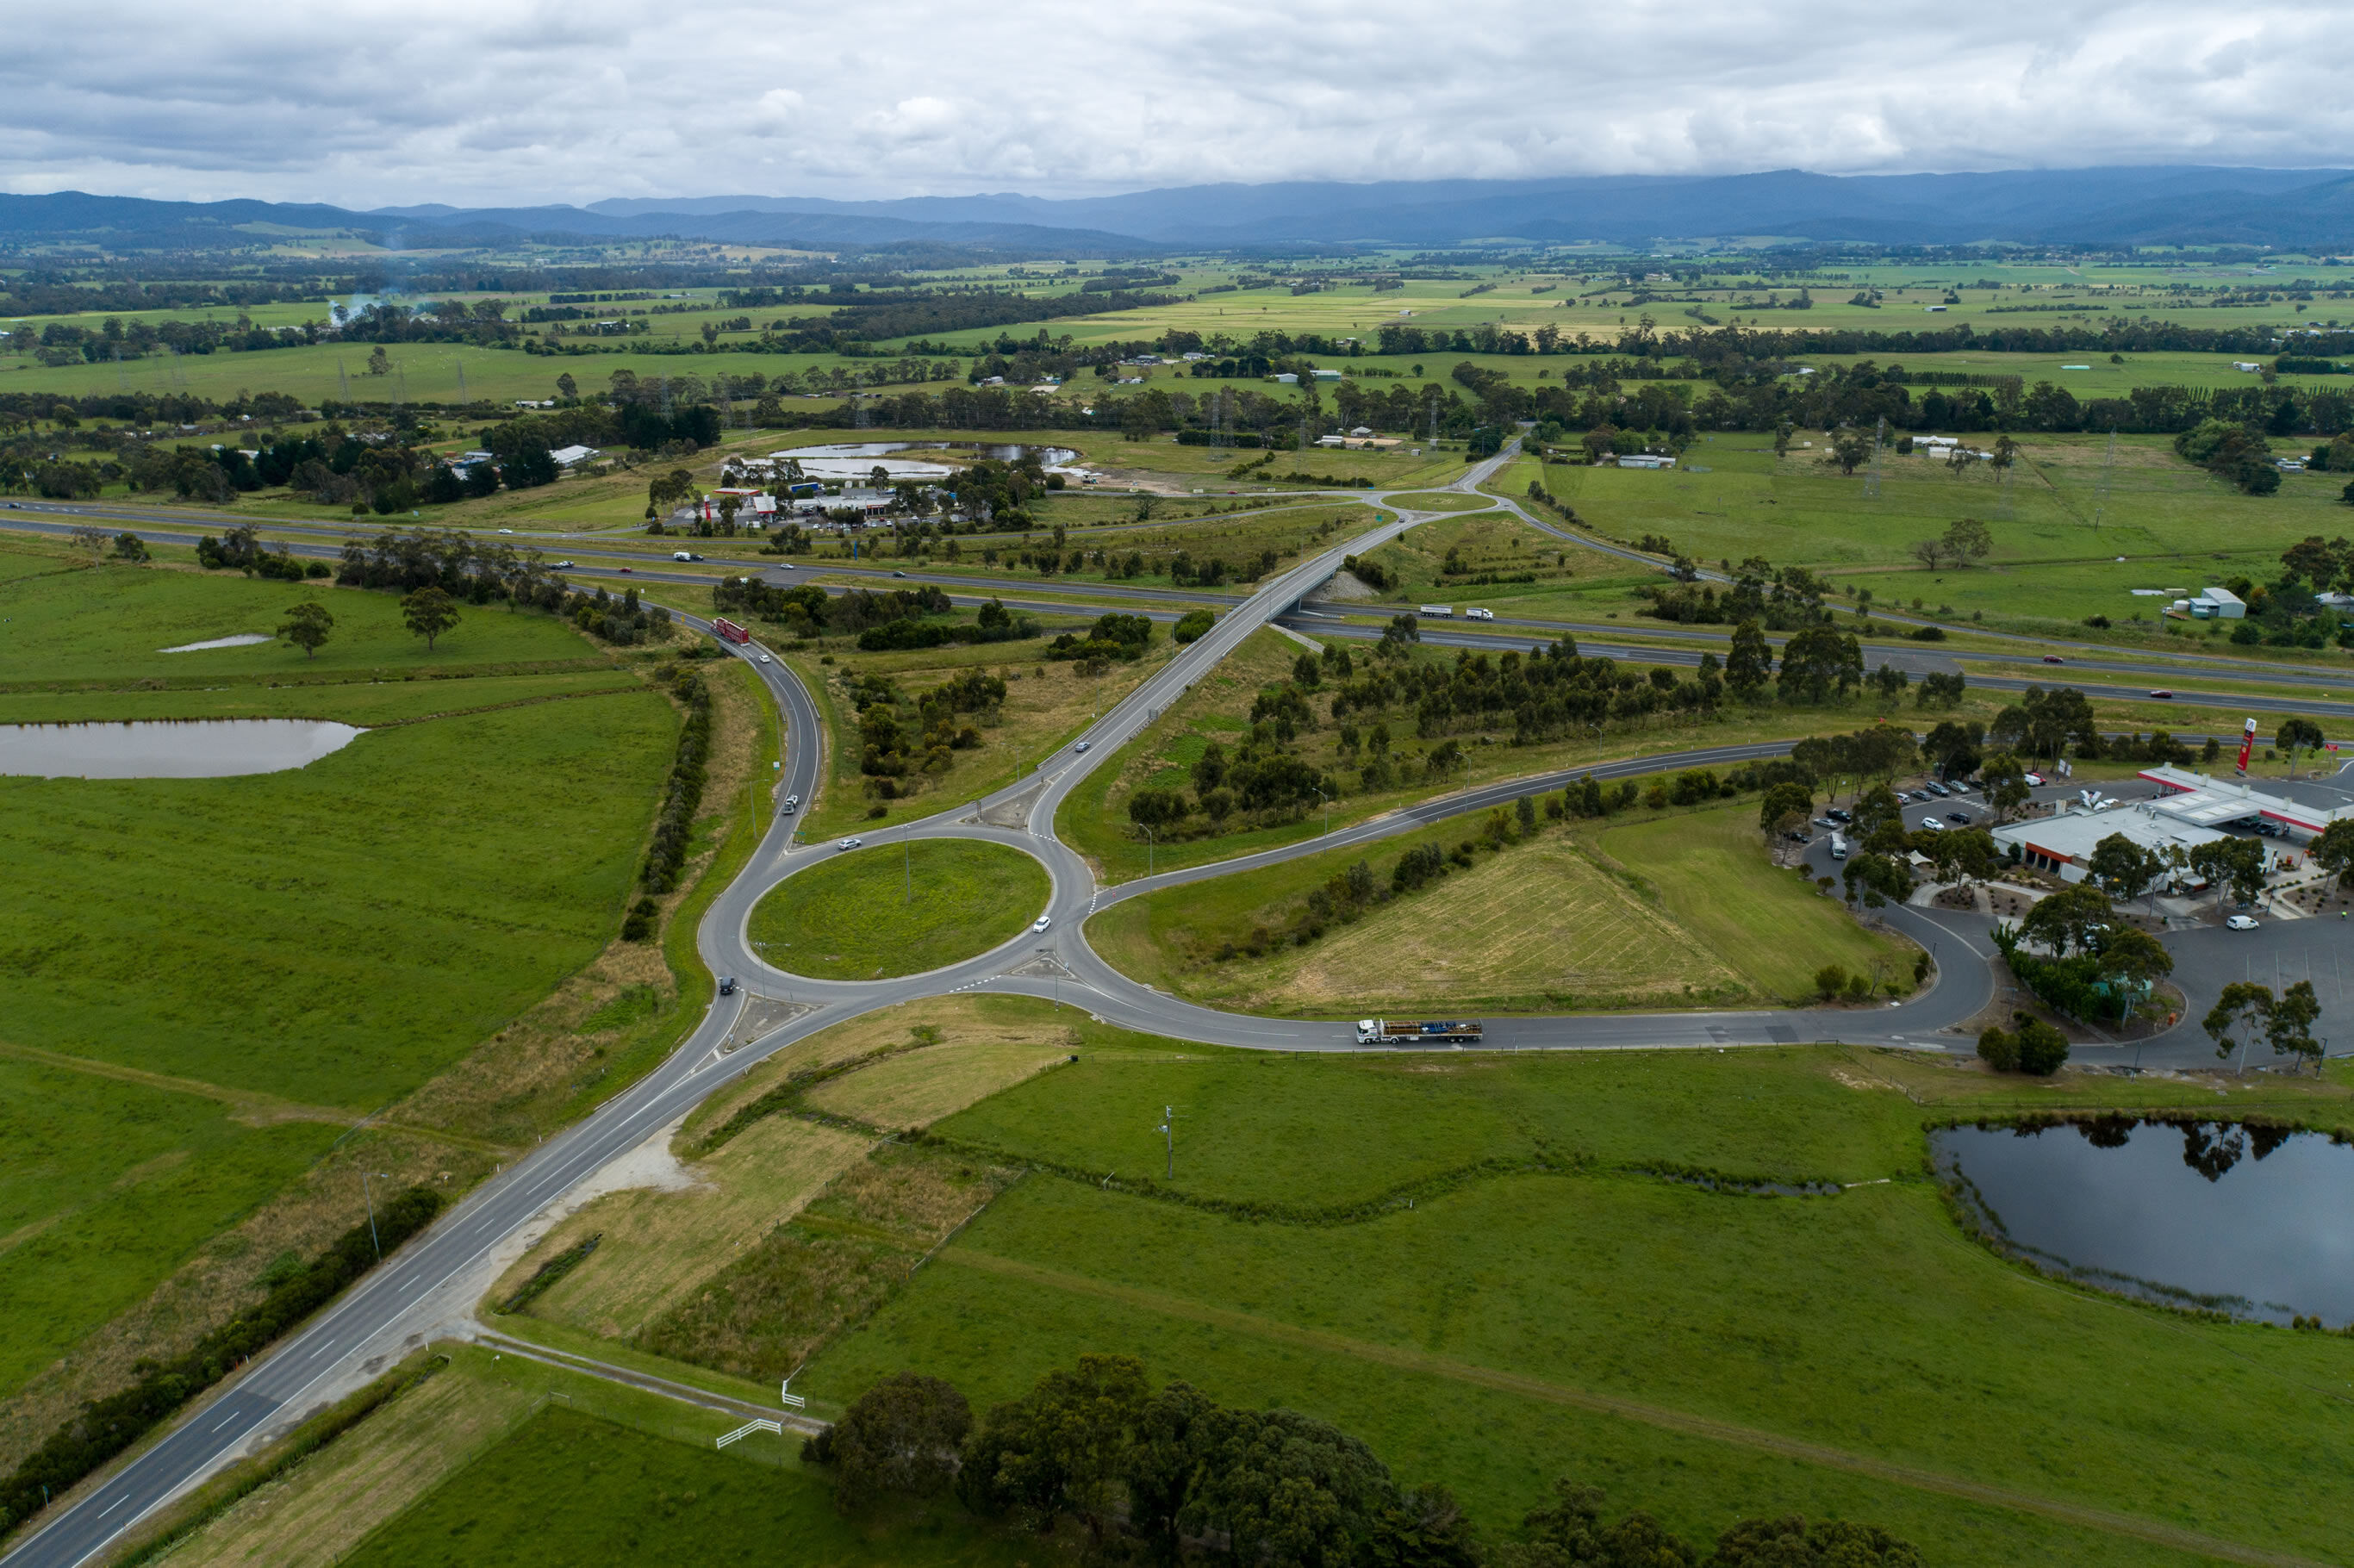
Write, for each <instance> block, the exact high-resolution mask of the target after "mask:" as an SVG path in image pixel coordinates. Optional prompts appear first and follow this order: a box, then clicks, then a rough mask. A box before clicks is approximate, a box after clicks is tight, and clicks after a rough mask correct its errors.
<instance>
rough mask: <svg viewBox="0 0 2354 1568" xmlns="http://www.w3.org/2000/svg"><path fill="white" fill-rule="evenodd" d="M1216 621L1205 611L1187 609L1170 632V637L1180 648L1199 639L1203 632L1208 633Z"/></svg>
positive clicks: (1215, 618)
mask: <svg viewBox="0 0 2354 1568" xmlns="http://www.w3.org/2000/svg"><path fill="white" fill-rule="evenodd" d="M1216 621H1217V617H1215V616H1214V615H1212V614H1211V613H1210V612H1209V611H1208V610H1206V609H1189V610H1187V611H1186V612H1185V613H1184V615H1183V616H1182V617H1181V618H1180V619H1179V620H1178V622H1177V626H1176V629H1175V630H1173V631H1172V632H1171V633H1170V635H1171V636H1172V638H1173V639H1174V640H1175V641H1176V642H1177V645H1178V646H1179V647H1181V648H1182V647H1183V646H1184V645H1185V644H1186V643H1188V642H1192V641H1195V640H1196V639H1198V638H1200V637H1201V636H1202V635H1203V634H1204V632H1206V631H1208V630H1210V628H1211V627H1212V626H1213V625H1214V624H1215V623H1216Z"/></svg>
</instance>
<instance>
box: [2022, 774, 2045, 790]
mask: <svg viewBox="0 0 2354 1568" xmlns="http://www.w3.org/2000/svg"><path fill="white" fill-rule="evenodd" d="M2020 777H2022V778H2024V779H2026V780H2027V782H2028V784H2029V785H2030V787H2031V788H2035V789H2041V787H2042V785H2043V775H2042V774H2041V773H2028V774H2022V775H2021V776H2020Z"/></svg>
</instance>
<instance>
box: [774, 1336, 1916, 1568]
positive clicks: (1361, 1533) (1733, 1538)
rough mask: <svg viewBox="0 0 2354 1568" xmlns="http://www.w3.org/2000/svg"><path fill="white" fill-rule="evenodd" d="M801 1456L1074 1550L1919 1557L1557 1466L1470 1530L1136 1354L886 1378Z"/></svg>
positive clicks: (1680, 1566)
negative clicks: (1685, 1531) (1514, 1521)
mask: <svg viewBox="0 0 2354 1568" xmlns="http://www.w3.org/2000/svg"><path fill="white" fill-rule="evenodd" d="M802 1457H803V1459H804V1460H805V1461H807V1462H809V1463H812V1464H818V1465H822V1466H825V1467H829V1468H830V1469H831V1470H832V1474H833V1478H834V1498H835V1502H836V1504H837V1506H839V1507H840V1508H841V1509H842V1510H843V1511H844V1512H845V1513H856V1512H860V1511H863V1510H866V1509H868V1508H870V1507H872V1506H874V1505H875V1503H877V1502H879V1501H881V1500H883V1499H886V1498H889V1497H893V1496H899V1497H913V1498H919V1499H943V1498H945V1497H946V1496H948V1495H949V1494H951V1493H952V1494H953V1495H954V1496H955V1497H956V1499H958V1500H960V1502H962V1503H963V1504H964V1505H965V1506H966V1507H967V1508H969V1509H970V1510H972V1511H973V1512H975V1513H977V1514H980V1515H982V1516H983V1517H987V1518H995V1519H1003V1520H1008V1521H1009V1522H1011V1523H1013V1524H1015V1525H1018V1526H1020V1527H1021V1528H1023V1529H1025V1530H1028V1531H1035V1532H1037V1533H1041V1534H1045V1533H1050V1532H1053V1531H1055V1530H1057V1529H1058V1528H1061V1527H1064V1526H1066V1525H1068V1526H1070V1527H1073V1528H1076V1530H1078V1531H1082V1532H1083V1533H1084V1536H1085V1539H1086V1542H1087V1555H1088V1557H1089V1558H1090V1560H1093V1561H1102V1562H1119V1561H1129V1562H1144V1563H1162V1564H1175V1563H1182V1562H1190V1561H1193V1560H1196V1559H1214V1560H1216V1561H1220V1562H1224V1563H1248V1564H1250V1565H1252V1568H1477V1565H1478V1564H1479V1563H1493V1564H1495V1565H1496V1568H1700V1565H1701V1564H1702V1563H1706V1564H1708V1565H1709V1568H1917V1564H1918V1563H1920V1561H1921V1558H1920V1554H1919V1553H1918V1552H1916V1551H1915V1550H1914V1548H1913V1547H1912V1546H1911V1545H1909V1544H1907V1543H1906V1542H1902V1541H1899V1540H1897V1539H1895V1538H1894V1537H1893V1536H1890V1535H1889V1534H1888V1533H1887V1532H1885V1531H1882V1530H1879V1529H1876V1528H1874V1527H1872V1526H1869V1525H1859V1524H1853V1523H1849V1522H1846V1521H1840V1520H1821V1521H1819V1522H1816V1523H1813V1524H1809V1523H1808V1522H1807V1521H1806V1520H1800V1519H1795V1518H1785V1519H1748V1520H1741V1521H1740V1522H1738V1523H1736V1524H1734V1526H1733V1527H1732V1528H1731V1529H1729V1530H1727V1531H1724V1532H1723V1534H1722V1535H1720V1536H1719V1537H1718V1538H1717V1542H1716V1544H1715V1549H1714V1551H1713V1552H1705V1551H1703V1550H1702V1549H1700V1548H1696V1547H1694V1546H1693V1545H1691V1543H1689V1542H1685V1541H1683V1540H1681V1538H1679V1537H1678V1536H1676V1535H1675V1534H1674V1533H1673V1532H1672V1531H1669V1530H1668V1529H1667V1528H1666V1527H1665V1526H1663V1525H1661V1524H1660V1523H1659V1521H1658V1520H1655V1519H1653V1518H1651V1517H1650V1516H1649V1514H1645V1513H1640V1512H1637V1513H1631V1514H1628V1515H1626V1516H1625V1517H1623V1518H1620V1519H1617V1520H1609V1519H1606V1517H1605V1516H1604V1514H1603V1512H1602V1506H1601V1505H1602V1493H1601V1492H1600V1491H1598V1490H1596V1489H1593V1488H1591V1487H1585V1486H1579V1485H1576V1484H1575V1483H1573V1482H1571V1481H1568V1480H1565V1479H1564V1480H1563V1481H1560V1482H1558V1483H1556V1485H1555V1487H1554V1489H1553V1498H1552V1499H1551V1500H1550V1502H1549V1503H1548V1504H1546V1505H1545V1506H1543V1507H1541V1508H1538V1509H1535V1510H1532V1511H1530V1512H1529V1513H1528V1514H1526V1515H1525V1516H1524V1517H1523V1518H1522V1521H1521V1528H1520V1531H1519V1532H1518V1538H1517V1539H1514V1540H1510V1541H1504V1542H1494V1543H1492V1544H1491V1543H1490V1542H1485V1541H1483V1540H1482V1539H1481V1537H1480V1535H1479V1531H1477V1529H1476V1527H1475V1526H1474V1525H1473V1524H1472V1522H1471V1520H1469V1517H1468V1516H1467V1515H1466V1514H1465V1513H1464V1512H1463V1510H1462V1508H1461V1506H1460V1505H1459V1504H1458V1503H1457V1501H1456V1500H1455V1499H1454V1497H1453V1496H1452V1495H1451V1494H1450V1493H1449V1492H1447V1489H1445V1488H1443V1487H1408V1486H1403V1485H1401V1484H1400V1483H1399V1482H1398V1481H1397V1480H1396V1478H1394V1477H1393V1476H1392V1475H1391V1474H1390V1471H1389V1467H1387V1466H1386V1465H1384V1464H1383V1463H1382V1461H1381V1459H1380V1457H1378V1456H1376V1455H1375V1454H1374V1453H1373V1450H1372V1449H1371V1448H1369V1447H1368V1446H1365V1444H1364V1443H1363V1441H1361V1440H1360V1439H1358V1438H1356V1437H1353V1436H1350V1435H1349V1434H1347V1433H1345V1432H1342V1431H1341V1430H1340V1429H1339V1428H1338V1427H1335V1426H1333V1425H1331V1424H1330V1423H1328V1422H1324V1421H1320V1420H1317V1419H1316V1418H1315V1417H1313V1416H1309V1415H1303V1414H1299V1413H1298V1412H1297V1411H1291V1410H1285V1409H1282V1408H1279V1407H1278V1408H1275V1409H1268V1410H1247V1409H1243V1408H1240V1407H1237V1406H1233V1405H1222V1404H1218V1403H1217V1402H1216V1401H1214V1400H1213V1399H1211V1398H1210V1397H1209V1396H1208V1395H1206V1394H1204V1393H1202V1392H1201V1391H1200V1390H1198V1389H1195V1388H1193V1387H1191V1386H1190V1385H1188V1384H1186V1383H1167V1384H1164V1385H1162V1386H1161V1387H1159V1388H1157V1389H1156V1388H1155V1387H1153V1385H1152V1383H1151V1382H1150V1379H1149V1378H1148V1377H1147V1375H1146V1372H1145V1368H1144V1364H1143V1362H1142V1361H1139V1360H1137V1359H1136V1358H1135V1357H1132V1356H1111V1355H1083V1356H1081V1357H1080V1358H1079V1360H1078V1363H1077V1365H1076V1366H1075V1367H1070V1368H1061V1369H1057V1370H1055V1371H1053V1372H1048V1373H1046V1374H1045V1375H1044V1377H1042V1378H1040V1379H1039V1380H1038V1382H1037V1383H1036V1384H1035V1385H1034V1387H1033V1388H1032V1389H1031V1390H1030V1392H1029V1393H1026V1394H1023V1396H1022V1397H1021V1398H1019V1399H1014V1400H1010V1401H1007V1402H1006V1403H1004V1404H998V1405H994V1406H992V1407H991V1409H990V1410H989V1412H988V1413H987V1414H985V1415H983V1416H982V1417H981V1419H980V1420H978V1421H976V1420H974V1419H973V1414H972V1409H971V1406H970V1404H969V1403H968V1402H967V1401H966V1400H965V1398H964V1396H963V1395H962V1394H961V1393H959V1392H958V1391H957V1390H956V1388H955V1387H954V1386H953V1385H951V1384H949V1383H947V1382H945V1381H943V1380H941V1379H938V1378H931V1377H924V1376H921V1375H919V1374H917V1373H914V1372H900V1373H897V1374H896V1375H894V1376H891V1377H887V1378H885V1379H884V1380H882V1381H881V1382H879V1383H876V1384H875V1385H874V1386H873V1387H872V1388H870V1389H868V1390H867V1391H866V1392H865V1393H863V1394H861V1395H860V1396H859V1397H858V1398H857V1399H856V1400H855V1401H854V1402H853V1403H852V1404H851V1405H850V1407H849V1408H848V1409H847V1410H845V1411H844V1412H843V1417H842V1419H841V1420H840V1421H838V1422H836V1423H834V1424H833V1425H832V1426H829V1427H828V1428H826V1429H825V1430H824V1431H823V1432H822V1433H820V1434H819V1435H818V1436H814V1437H811V1438H810V1439H809V1440H808V1441H807V1443H806V1444H804V1446H803V1447H802Z"/></svg>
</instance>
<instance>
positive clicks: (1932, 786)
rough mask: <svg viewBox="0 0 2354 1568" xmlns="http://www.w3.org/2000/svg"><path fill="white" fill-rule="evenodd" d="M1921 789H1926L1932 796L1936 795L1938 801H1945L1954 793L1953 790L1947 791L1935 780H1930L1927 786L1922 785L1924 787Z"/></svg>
mask: <svg viewBox="0 0 2354 1568" xmlns="http://www.w3.org/2000/svg"><path fill="white" fill-rule="evenodd" d="M1921 788H1923V789H1926V790H1927V791H1929V793H1930V794H1932V795H1935V797H1937V799H1938V800H1944V799H1945V798H1946V796H1948V795H1950V794H1952V793H1953V791H1952V790H1951V789H1946V787H1945V786H1944V785H1943V784H1940V783H1938V782H1937V781H1936V780H1935V779H1930V780H1929V782H1927V783H1926V784H1924V785H1922V786H1921Z"/></svg>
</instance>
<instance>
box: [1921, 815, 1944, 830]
mask: <svg viewBox="0 0 2354 1568" xmlns="http://www.w3.org/2000/svg"><path fill="white" fill-rule="evenodd" d="M1921 826H1922V828H1923V829H1924V830H1925V832H1933V833H1942V832H1945V831H1946V824H1945V823H1943V822H1941V821H1937V819H1936V818H1935V817H1924V818H1922V819H1921Z"/></svg>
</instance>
